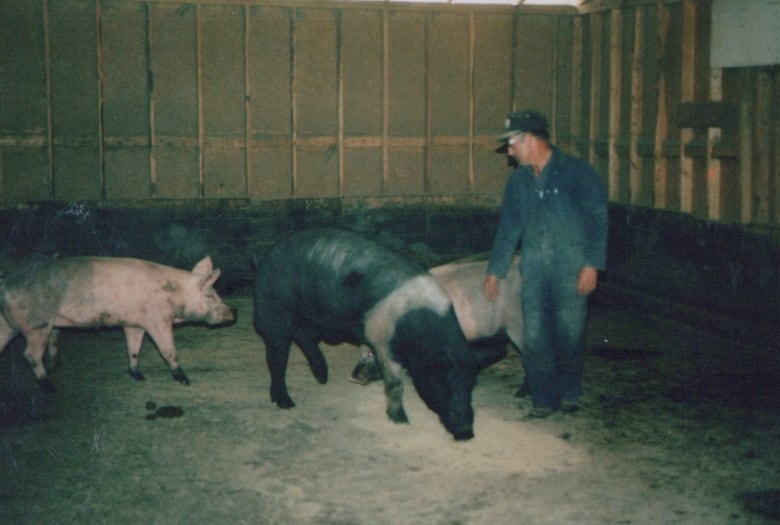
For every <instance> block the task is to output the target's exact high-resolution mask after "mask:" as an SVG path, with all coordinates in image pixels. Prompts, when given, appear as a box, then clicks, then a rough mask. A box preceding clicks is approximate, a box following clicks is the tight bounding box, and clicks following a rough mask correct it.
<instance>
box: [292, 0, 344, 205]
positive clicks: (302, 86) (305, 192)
mask: <svg viewBox="0 0 780 525" xmlns="http://www.w3.org/2000/svg"><path fill="white" fill-rule="evenodd" d="M294 17H295V26H294V50H295V55H294V60H295V66H294V75H295V80H294V84H293V89H294V91H295V99H294V105H295V110H294V111H295V118H296V120H295V137H296V138H295V140H296V154H295V157H296V161H295V162H296V163H297V164H296V166H297V169H298V171H297V172H295V173H294V181H295V185H296V186H295V188H294V196H296V197H324V196H333V195H338V191H339V179H338V177H339V155H338V144H337V134H338V123H339V118H338V112H339V106H338V89H339V82H338V67H337V66H338V55H337V51H338V46H337V14H336V12H335V11H334V10H330V9H316V8H301V9H296V10H295V11H294ZM315 137H316V138H321V139H322V140H320V141H313V142H312V141H310V140H308V139H311V138H315Z"/></svg>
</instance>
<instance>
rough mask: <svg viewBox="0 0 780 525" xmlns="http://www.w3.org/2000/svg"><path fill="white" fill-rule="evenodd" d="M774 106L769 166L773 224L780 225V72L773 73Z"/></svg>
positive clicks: (772, 108) (771, 120) (772, 109)
mask: <svg viewBox="0 0 780 525" xmlns="http://www.w3.org/2000/svg"><path fill="white" fill-rule="evenodd" d="M772 101H773V103H772V105H771V117H770V120H769V121H770V123H771V126H772V128H771V130H770V136H771V151H772V153H771V156H770V166H769V176H770V181H769V186H770V190H771V192H772V193H771V195H770V197H771V199H772V214H771V222H772V224H778V223H780V72H778V71H777V70H775V71H773V72H772Z"/></svg>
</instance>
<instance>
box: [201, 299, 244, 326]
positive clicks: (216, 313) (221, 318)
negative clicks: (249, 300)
mask: <svg viewBox="0 0 780 525" xmlns="http://www.w3.org/2000/svg"><path fill="white" fill-rule="evenodd" d="M237 319H238V309H237V308H235V307H231V306H228V305H226V304H223V305H222V306H221V307H220V308H216V309H213V310H212V311H210V312H209V314H208V315H207V316H206V323H208V324H209V325H212V326H223V325H226V324H232V323H234V322H236V320H237Z"/></svg>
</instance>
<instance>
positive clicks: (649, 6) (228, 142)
mask: <svg viewBox="0 0 780 525" xmlns="http://www.w3.org/2000/svg"><path fill="white" fill-rule="evenodd" d="M587 5H590V6H591V7H589V8H587V9H586V10H585V11H581V12H579V13H577V12H576V11H574V10H571V9H566V8H558V9H549V8H538V7H537V8H534V7H495V6H494V7H487V6H454V5H447V6H441V5H439V6H437V5H428V6H415V5H407V4H388V3H372V2H366V3H357V4H352V3H332V2H324V1H323V2H312V1H308V2H299V1H295V0H288V1H286V2H284V1H278V0H243V1H238V0H237V1H233V2H231V1H229V0H202V1H201V0H197V1H193V2H189V3H180V2H172V1H169V0H149V1H141V0H57V1H53V0H35V1H31V2H0V35H2V37H0V56H1V57H2V59H0V90H1V92H2V97H3V99H2V104H0V203H1V204H2V205H3V206H17V205H20V204H25V203H27V202H30V201H46V200H55V201H80V200H88V201H99V202H103V203H111V202H119V201H125V200H134V201H144V200H150V199H152V200H163V199H165V200H168V199H174V200H183V201H200V200H204V199H205V200H208V199H243V200H245V201H246V202H248V203H250V204H252V205H255V204H262V203H263V202H267V201H271V200H278V199H288V198H333V197H335V198H352V197H382V196H387V197H390V198H403V197H407V196H421V195H422V196H425V195H432V196H448V195H454V196H458V197H463V196H469V195H471V196H475V198H480V199H484V198H485V197H486V196H487V197H489V198H493V199H494V201H496V202H497V200H498V198H499V197H500V193H501V189H502V187H503V182H504V180H505V176H506V173H507V168H506V164H505V162H504V159H502V158H501V157H499V156H497V155H495V154H494V153H493V149H494V147H495V145H496V144H495V136H496V135H497V134H498V133H499V132H500V131H501V126H502V124H503V121H504V118H505V116H506V114H507V113H508V112H509V111H511V110H512V109H513V108H525V107H533V108H537V109H539V110H541V111H543V112H545V113H547V114H548V115H550V116H551V117H552V119H551V120H552V121H553V126H554V128H553V134H554V139H555V141H556V142H557V143H558V144H559V145H560V146H561V147H563V148H564V149H567V150H569V151H572V152H576V153H578V154H580V155H582V156H584V157H587V158H588V159H589V160H590V161H591V162H592V163H593V164H594V165H595V166H596V167H597V169H598V171H599V173H601V174H602V176H603V177H604V181H605V182H606V183H607V184H608V188H609V195H610V198H611V200H612V202H613V203H617V204H624V205H628V206H642V207H650V208H657V209H661V210H669V211H676V212H684V213H688V214H692V215H693V216H695V217H699V218H703V219H708V220H715V221H722V222H727V223H730V222H739V223H743V224H751V225H760V226H774V225H777V224H778V222H780V217H778V214H780V210H778V201H780V189H778V186H779V185H778V171H780V170H779V169H778V151H780V138H779V137H780V132H779V131H778V126H780V124H778V122H780V119H779V118H777V117H778V112H780V109H778V108H780V100H779V99H780V78H779V76H778V70H777V67H760V68H730V69H712V68H710V67H709V34H710V26H711V22H710V0H701V1H696V0H664V1H661V0H654V1H651V0H627V1H623V2H619V3H616V2H592V3H590V4H587ZM611 5H617V6H619V7H610V6H611Z"/></svg>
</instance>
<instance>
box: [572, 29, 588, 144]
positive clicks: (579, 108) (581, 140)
mask: <svg viewBox="0 0 780 525" xmlns="http://www.w3.org/2000/svg"><path fill="white" fill-rule="evenodd" d="M583 20H584V18H583V17H577V18H575V19H574V24H573V36H572V39H573V45H572V57H571V64H572V71H571V99H570V104H571V129H572V139H571V148H572V153H574V152H575V151H576V152H577V154H578V155H579V156H580V157H583V158H587V146H583V145H584V144H586V140H587V130H586V129H584V126H585V124H583V118H582V115H583V111H584V110H583V100H584V97H585V95H586V93H585V90H584V87H583V86H584V84H583V78H584V76H583V65H584V64H583V62H584V47H585V43H584V40H585V29H584V27H583V24H584V22H583Z"/></svg>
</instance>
